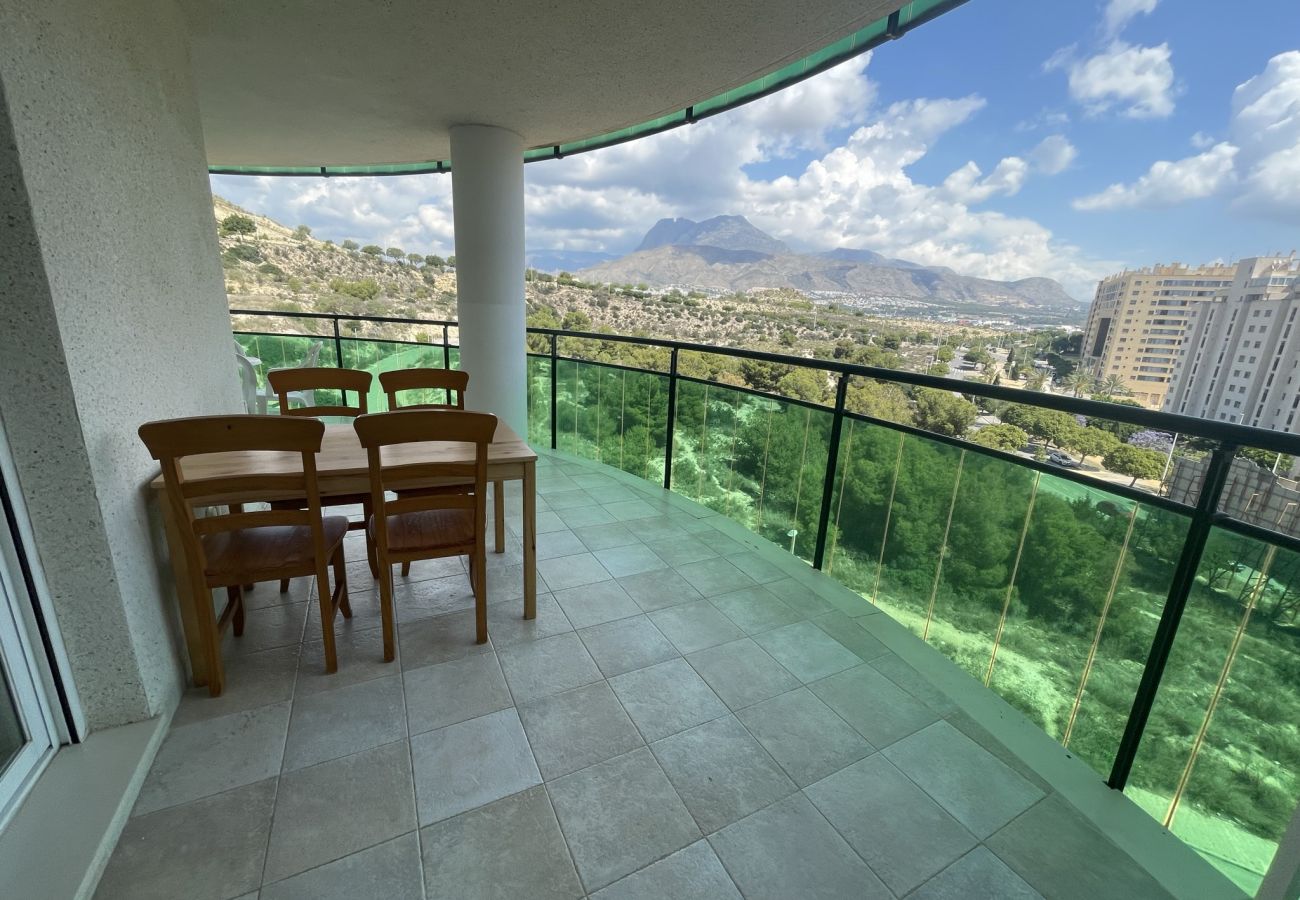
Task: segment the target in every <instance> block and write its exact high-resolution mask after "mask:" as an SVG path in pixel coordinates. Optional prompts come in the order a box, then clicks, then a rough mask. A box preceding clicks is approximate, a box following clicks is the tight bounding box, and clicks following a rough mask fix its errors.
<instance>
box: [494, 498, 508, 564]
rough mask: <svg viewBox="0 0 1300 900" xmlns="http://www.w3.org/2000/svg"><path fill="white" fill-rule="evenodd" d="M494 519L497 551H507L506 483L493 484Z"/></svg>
mask: <svg viewBox="0 0 1300 900" xmlns="http://www.w3.org/2000/svg"><path fill="white" fill-rule="evenodd" d="M492 521H493V523H494V524H495V525H496V531H497V534H496V538H497V553H505V552H506V483H505V482H504V481H497V482H493V484H492Z"/></svg>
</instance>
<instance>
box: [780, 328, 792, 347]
mask: <svg viewBox="0 0 1300 900" xmlns="http://www.w3.org/2000/svg"><path fill="white" fill-rule="evenodd" d="M777 340H778V341H780V342H781V346H782V347H793V346H794V345H795V343H796V338H795V333H794V332H793V331H791V330H790V329H789V328H782V329H781V334H780V335H779V336H778V337H777Z"/></svg>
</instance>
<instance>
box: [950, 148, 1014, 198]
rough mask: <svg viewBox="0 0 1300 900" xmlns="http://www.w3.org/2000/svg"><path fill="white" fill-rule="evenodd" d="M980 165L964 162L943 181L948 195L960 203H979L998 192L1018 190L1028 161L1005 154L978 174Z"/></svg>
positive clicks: (1006, 193)
mask: <svg viewBox="0 0 1300 900" xmlns="http://www.w3.org/2000/svg"><path fill="white" fill-rule="evenodd" d="M981 174H983V173H981V172H980V167H979V166H977V165H975V163H974V162H968V163H966V165H964V166H962V167H961V168H960V169H958V170H957V171H955V172H953V173H952V174H951V175H949V176H948V177H947V178H945V179H944V181H943V188H944V190H945V191H947V192H948V195H949V196H951V197H952V198H953V199H955V200H960V201H961V202H962V203H980V202H982V201H984V200H987V199H989V198H990V197H993V196H996V195H998V194H1004V195H1006V196H1008V197H1010V196H1013V195H1014V194H1016V193H1018V192H1019V191H1020V188H1021V186H1022V185H1023V184H1024V183H1025V178H1026V177H1028V175H1029V164H1028V163H1026V162H1025V161H1024V160H1023V159H1021V158H1020V157H1018V156H1007V157H1004V158H1003V159H1002V161H1001V162H999V163H998V165H997V168H995V169H994V170H993V171H992V172H990V173H989V174H988V176H987V177H985V178H981V177H980V175H981Z"/></svg>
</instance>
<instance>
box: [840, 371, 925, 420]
mask: <svg viewBox="0 0 1300 900" xmlns="http://www.w3.org/2000/svg"><path fill="white" fill-rule="evenodd" d="M844 408H845V409H847V410H848V411H849V412H855V413H861V414H862V415H864V416H872V417H874V418H877V419H884V420H885V421H887V422H898V423H900V424H902V425H911V424H913V422H914V419H913V416H912V405H911V404H910V403H908V402H907V394H905V393H903V389H902V388H900V387H899V386H898V385H896V384H892V383H890V382H888V381H875V380H874V379H865V378H854V379H853V380H852V381H850V382H849V390H848V393H847V394H846V395H845V397H844Z"/></svg>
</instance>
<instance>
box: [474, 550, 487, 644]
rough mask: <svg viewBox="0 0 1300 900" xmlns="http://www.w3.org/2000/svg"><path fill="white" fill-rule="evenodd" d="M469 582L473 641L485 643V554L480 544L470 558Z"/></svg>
mask: <svg viewBox="0 0 1300 900" xmlns="http://www.w3.org/2000/svg"><path fill="white" fill-rule="evenodd" d="M470 573H471V577H470V582H471V583H472V584H473V586H474V631H475V641H476V642H477V643H480V644H486V643H487V639H488V623H487V554H486V548H485V547H483V546H482V545H481V544H480V545H479V547H478V549H477V550H476V551H475V553H474V555H473V557H471V558H470Z"/></svg>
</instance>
